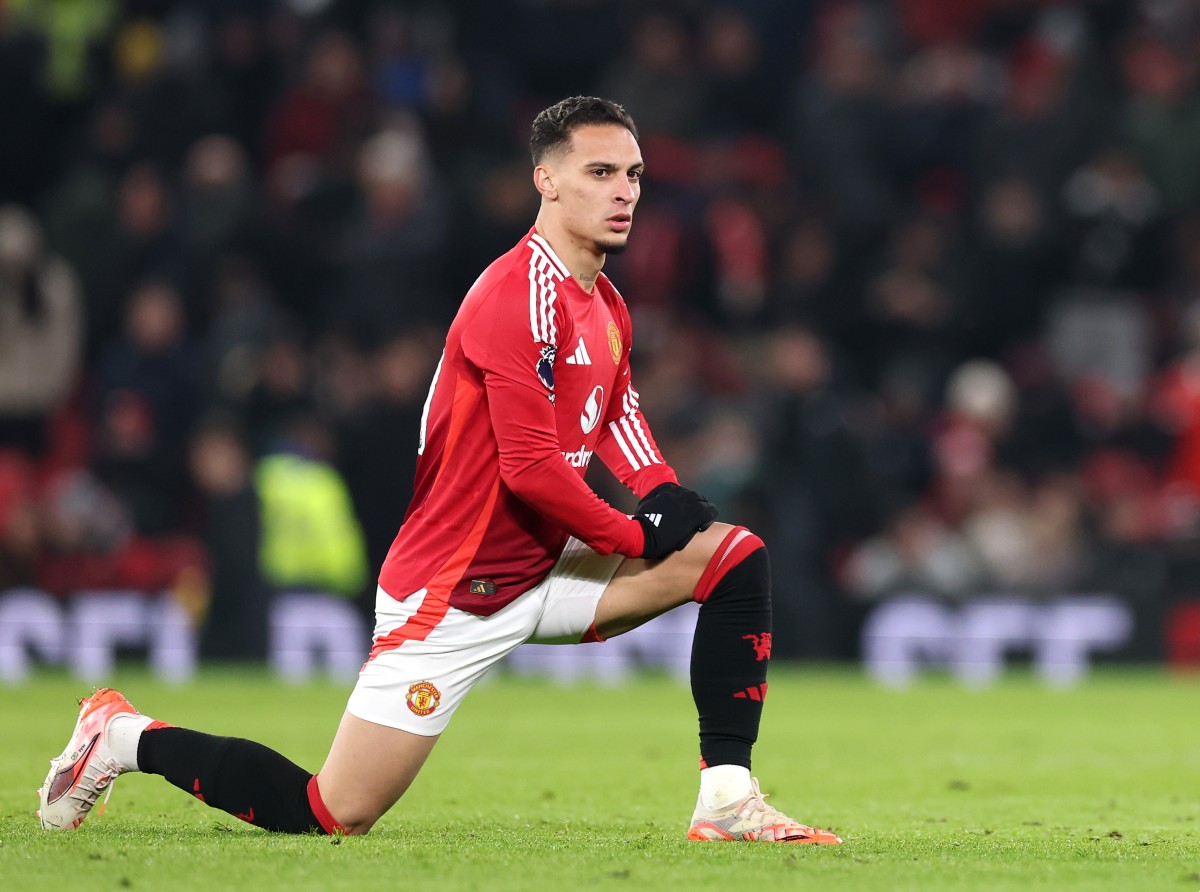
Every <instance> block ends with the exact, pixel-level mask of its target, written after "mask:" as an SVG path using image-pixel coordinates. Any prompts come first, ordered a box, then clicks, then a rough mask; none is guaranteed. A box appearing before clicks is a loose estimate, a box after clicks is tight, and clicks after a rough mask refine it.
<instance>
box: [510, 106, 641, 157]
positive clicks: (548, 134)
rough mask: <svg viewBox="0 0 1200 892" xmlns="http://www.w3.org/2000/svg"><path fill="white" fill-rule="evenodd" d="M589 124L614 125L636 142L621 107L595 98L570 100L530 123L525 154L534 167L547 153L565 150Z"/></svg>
mask: <svg viewBox="0 0 1200 892" xmlns="http://www.w3.org/2000/svg"><path fill="white" fill-rule="evenodd" d="M589 124H616V125H617V126H619V127H624V128H625V129H626V130H628V131H629V132H630V133H632V134H633V138H634V139H637V138H638V131H637V125H636V124H635V123H633V118H632V117H631V116H630V114H629V112H627V111H625V107H624V106H623V105H619V104H618V103H616V102H613V101H612V100H611V99H600V98H599V97H597V96H572V97H570V98H569V99H563V100H562V101H561V102H556V103H554V105H552V106H550V107H549V108H548V109H546V110H545V111H543V112H541V113H540V114H539V115H538V116H537V117H536V118H534V119H533V132H532V133H531V134H530V137H529V154H530V155H531V156H532V157H533V163H534V166H535V167H536V166H537V165H538V164H541V162H542V159H543V158H544V157H546V153H547V152H552V151H554V150H556V149H559V148H561V147H564V146H566V145H567V144H568V143H569V142H570V141H571V134H572V133H573V132H574V131H575V130H576V129H577V128H579V127H586V126H588V125H589Z"/></svg>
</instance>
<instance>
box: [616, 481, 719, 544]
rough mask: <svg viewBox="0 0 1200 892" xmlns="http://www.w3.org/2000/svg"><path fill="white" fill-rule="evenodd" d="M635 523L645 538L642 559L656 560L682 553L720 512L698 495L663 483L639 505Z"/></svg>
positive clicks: (634, 514)
mask: <svg viewBox="0 0 1200 892" xmlns="http://www.w3.org/2000/svg"><path fill="white" fill-rule="evenodd" d="M633 519H634V520H636V521H637V522H638V523H640V524H641V525H642V532H643V533H644V534H645V539H646V544H645V546H644V547H643V548H642V557H644V558H648V559H650V560H654V559H655V558H661V557H666V556H667V555H668V554H670V553H671V552H673V551H680V550H682V549H683V547H684V546H685V545H687V544H688V543H689V542H691V541H692V536H694V535H696V533H697V532H699V531H700V530H707V529H708V528H709V527H710V526H712V522H713V521H714V520H716V519H717V509H716V506H714V505H713V503H712V502H710V501H709V500H708V499H706V498H704V496H702V495H700V493H698V492H693V491H692V490H690V489H685V488H684V487H682V486H680V485H679V484H678V483H660V484H659V485H658V486H656V487H654V489H652V490H650V492H649V493H647V494H646V497H645V498H643V499H642V500H641V501H640V502H638V506H637V510H636V511H635V512H634V513H633Z"/></svg>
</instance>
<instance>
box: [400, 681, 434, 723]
mask: <svg viewBox="0 0 1200 892" xmlns="http://www.w3.org/2000/svg"><path fill="white" fill-rule="evenodd" d="M406 699H407V700H408V708H409V709H410V710H411V711H412V713H413V715H429V713H431V712H433V711H434V710H435V709H437V708H438V704H439V703H441V702H442V692H441V691H439V690H438V689H437V688H435V687H434V686H433V683H432V682H428V681H418V682H417V683H416V684H415V685H413V686H412V687H411V688H409V689H408V697H407V698H406Z"/></svg>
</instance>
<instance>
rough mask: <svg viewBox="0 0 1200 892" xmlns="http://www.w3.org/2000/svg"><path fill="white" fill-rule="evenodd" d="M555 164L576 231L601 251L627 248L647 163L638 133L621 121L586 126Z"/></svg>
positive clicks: (568, 222)
mask: <svg viewBox="0 0 1200 892" xmlns="http://www.w3.org/2000/svg"><path fill="white" fill-rule="evenodd" d="M554 166H555V168H557V170H556V171H555V185H556V186H557V189H558V210H559V213H560V214H561V215H562V222H563V223H564V225H565V226H566V228H567V230H568V231H569V232H570V233H571V235H572V236H573V237H574V238H575V239H576V240H577V241H579V242H581V243H585V244H586V243H590V245H591V246H592V247H593V249H594V250H595V251H596V253H599V254H618V253H620V252H621V251H624V250H625V244H626V241H627V240H628V239H629V230H630V227H631V226H632V225H633V209H634V207H635V206H636V205H637V202H638V198H639V196H640V195H641V192H642V184H641V179H642V170H643V168H644V164H643V163H642V153H641V150H640V149H639V148H638V144H637V140H636V139H634V138H633V134H632V133H630V132H629V131H628V130H626V129H625V128H624V127H621V126H620V125H618V124H591V125H588V126H586V127H580V128H578V129H577V130H575V131H573V132H572V134H571V148H570V149H569V150H568V151H567V152H566V153H565V154H564V155H563V156H562V158H561V159H560V160H559V161H558V162H557V163H556V164H555V165H554Z"/></svg>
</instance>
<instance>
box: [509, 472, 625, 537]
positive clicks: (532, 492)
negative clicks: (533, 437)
mask: <svg viewBox="0 0 1200 892" xmlns="http://www.w3.org/2000/svg"><path fill="white" fill-rule="evenodd" d="M500 477H501V479H502V480H503V482H504V485H505V486H507V487H508V489H509V490H510V491H511V492H512V493H513V495H515V496H516V497H517V498H519V499H520V500H521V501H523V502H524V503H525V504H527V505H529V506H530V507H531V508H533V509H534V510H535V511H537V512H538V513H539V514H541V515H542V516H543V517H546V518H548V519H549V520H551V521H553V522H554V523H556V524H557V525H558V526H560V527H562V528H563V529H564V530H566V531H567V532H568V533H570V534H571V535H572V536H574V537H575V538H576V539H579V540H580V541H581V542H584V543H586V544H587V545H589V546H590V547H591V548H594V549H595V550H596V551H598V552H600V553H601V554H613V553H616V554H623V555H625V556H626V557H638V556H639V555H641V553H642V550H643V547H644V536H643V533H642V528H641V525H640V524H639V523H638V522H637V521H635V520H633V519H632V518H630V517H629V516H628V515H626V514H623V513H621V512H620V511H618V510H617V509H615V508H613V507H612V506H611V505H609V504H608V503H607V502H605V501H604V500H603V499H601V498H600V497H599V496H597V495H596V494H595V493H594V492H593V491H592V490H591V489H590V488H589V487H588V485H587V484H586V483H584V482H583V480H581V479H580V478H579V475H578V474H576V473H575V472H574V471H573V470H572V469H571V468H570V467H569V466H568V465H567V463H566V462H565V461H563V459H562V456H561V455H559V454H558V453H553V454H551V455H545V456H539V457H537V458H533V459H530V458H524V459H512V458H508V459H506V458H505V457H504V456H501V459H500Z"/></svg>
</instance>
